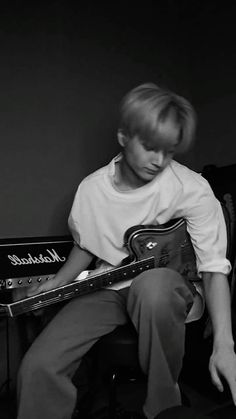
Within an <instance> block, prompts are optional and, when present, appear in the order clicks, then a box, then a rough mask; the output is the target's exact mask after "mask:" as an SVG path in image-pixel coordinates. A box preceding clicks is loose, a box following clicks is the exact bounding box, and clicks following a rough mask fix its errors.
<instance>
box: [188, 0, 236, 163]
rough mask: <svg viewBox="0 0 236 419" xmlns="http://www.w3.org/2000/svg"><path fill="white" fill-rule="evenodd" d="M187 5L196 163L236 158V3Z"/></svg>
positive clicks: (235, 160) (195, 3) (221, 161)
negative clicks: (196, 131)
mask: <svg viewBox="0 0 236 419" xmlns="http://www.w3.org/2000/svg"><path fill="white" fill-rule="evenodd" d="M191 4H192V7H191V8H188V11H186V10H185V16H186V23H187V25H186V26H185V28H186V33H188V34H190V36H189V37H188V41H189V42H188V46H187V50H188V60H189V70H190V71H189V73H190V74H191V81H190V85H191V89H192V90H191V91H192V94H193V98H194V104H195V107H196V109H197V113H198V133H197V141H196V145H195V148H194V168H195V169H196V170H201V168H202V167H203V166H204V165H206V164H216V165H218V166H225V165H229V164H233V163H235V162H236V142H235V138H236V124H235V115H236V114H235V109H236V77H235V74H236V48H235V16H236V7H235V4H234V2H227V1H226V2H223V3H222V2H216V1H210V0H207V1H206V2H197V1H196V2H195V1H194V2H192V3H191Z"/></svg>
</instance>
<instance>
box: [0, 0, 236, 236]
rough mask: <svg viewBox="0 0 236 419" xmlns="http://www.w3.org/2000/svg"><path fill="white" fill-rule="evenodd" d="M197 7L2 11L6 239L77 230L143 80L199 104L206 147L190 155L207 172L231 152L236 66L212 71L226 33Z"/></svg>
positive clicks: (53, 6) (1, 231)
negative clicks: (74, 208)
mask: <svg viewBox="0 0 236 419" xmlns="http://www.w3.org/2000/svg"><path fill="white" fill-rule="evenodd" d="M78 3H79V2H78ZM126 3H127V2H126ZM163 3H164V4H163ZM189 3H190V4H191V6H189ZM198 3H199V2H195V1H193V2H185V1H183V2H182V1H179V2H178V1H177V2H176V1H165V2H161V1H160V2H159V1H155V2H149V4H145V8H144V6H142V7H141V6H137V5H136V6H135V8H132V7H131V6H130V7H129V8H128V7H127V4H125V3H124V4H122V2H121V3H119V5H118V6H117V9H115V7H114V6H113V7H112V8H109V7H108V6H107V7H103V8H101V6H99V7H98V6H80V5H77V6H72V5H70V2H59V1H50V2H48V4H47V5H45V6H42V4H40V3H37V2H25V1H18V2H15V3H11V6H9V5H6V6H4V7H5V9H4V7H2V10H3V11H2V14H1V22H0V23H1V25H0V35H1V39H0V41H1V66H0V91H1V95H0V107H1V111H2V112H1V114H2V118H1V124H0V139H1V153H0V167H1V176H0V190H1V198H2V205H1V207H0V237H1V238H5V237H22V236H23V237H26V236H44V235H61V234H66V233H67V232H68V230H67V217H68V213H69V210H70V207H71V204H72V199H73V195H74V192H75V190H76V188H77V185H78V183H79V182H80V181H81V179H82V178H83V177H84V176H86V175H87V174H88V173H90V172H91V171H93V170H95V169H96V168H98V167H100V166H101V165H103V164H106V162H107V161H108V160H109V159H110V158H112V156H113V155H114V154H115V153H117V151H118V146H117V144H116V129H117V123H118V115H117V110H118V104H119V101H120V99H121V98H122V96H123V94H124V93H126V92H127V90H129V89H131V88H132V87H134V86H136V85H137V84H139V83H143V82H146V81H153V82H156V83H160V84H164V85H167V86H168V87H169V88H172V89H174V90H176V91H177V92H178V93H180V94H183V95H185V96H187V97H188V98H189V99H190V100H191V101H193V103H194V104H195V105H196V108H197V111H198V113H199V122H200V123H199V131H198V143H197V144H196V147H195V149H194V150H193V151H191V152H190V153H189V154H188V155H187V156H185V157H183V158H181V159H180V160H181V161H183V162H185V163H187V164H188V165H189V166H191V167H193V168H197V169H199V170H200V169H201V168H202V165H203V164H208V163H211V162H216V163H219V164H220V163H221V162H222V163H224V164H227V163H231V162H232V161H233V160H234V144H233V142H232V139H233V136H234V133H235V128H234V115H233V105H234V102H235V98H236V96H235V92H233V91H231V90H230V89H227V91H225V90H224V85H223V83H222V79H225V78H227V77H231V79H233V71H232V70H231V73H230V74H229V70H228V66H229V65H230V62H229V61H230V59H228V62H225V61H224V62H225V63H226V67H224V64H223V62H222V63H221V65H220V67H219V69H220V70H221V72H220V71H218V72H215V71H214V72H213V69H215V67H217V66H219V55H218V52H219V51H218V48H217V45H218V41H217V45H216V44H214V41H215V38H214V36H213V35H212V33H211V30H210V29H209V28H210V24H209V22H207V19H206V14H205V13H204V10H203V11H202V10H199V6H198ZM211 3H212V2H209V4H211ZM13 4H14V6H13ZM71 4H72V3H71ZM206 4H208V2H206ZM147 6H148V7H147ZM210 12H211V10H210V11H209V10H207V16H208V20H209V16H210V19H212V15H211V13H210ZM216 14H217V13H216ZM196 17H197V18H196ZM198 18H199V19H200V26H199V21H198V20H197V19H198ZM214 19H215V20H216V18H215V17H214ZM214 19H213V20H214ZM201 20H203V21H204V25H205V27H204V32H205V34H206V35H204V37H203V35H202V33H201ZM216 28H217V30H218V26H217V25H216V24H215V28H214V30H216ZM208 32H209V33H208ZM221 32H224V31H222V27H221ZM221 36H222V35H221ZM219 38H220V36H219ZM207 40H208V41H207ZM210 40H211V42H212V44H213V45H214V48H213V49H212V46H211V45H210V46H209V51H210V54H209V51H208V47H207V42H210ZM222 44H223V42H222ZM222 44H221V48H223V45H222ZM228 49H229V51H228V52H227V54H229V53H230V52H231V50H230V48H228ZM233 58H234V57H233ZM222 73H223V75H222ZM213 74H214V77H215V78H212V75H213ZM209 83H210V84H211V87H209V86H210V84H209ZM228 84H230V83H228ZM216 85H217V86H219V85H220V86H221V91H218V94H217V93H216V89H215V86H216ZM222 91H223V92H224V94H223V95H222ZM212 92H213V93H214V95H212ZM227 105H230V106H229V107H228V106H227ZM224 121H226V123H225V122H224ZM226 126H227V130H226V129H225V127H226ZM226 143H227V146H226V147H225V145H226ZM212 148H214V150H213V151H212ZM223 151H224V153H223Z"/></svg>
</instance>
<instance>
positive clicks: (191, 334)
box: [93, 165, 236, 419]
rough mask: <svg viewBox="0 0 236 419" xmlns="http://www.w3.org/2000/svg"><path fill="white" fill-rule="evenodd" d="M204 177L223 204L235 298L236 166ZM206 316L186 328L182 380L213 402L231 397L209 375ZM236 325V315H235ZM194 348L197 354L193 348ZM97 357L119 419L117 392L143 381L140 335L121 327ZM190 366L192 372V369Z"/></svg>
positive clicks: (130, 327)
mask: <svg viewBox="0 0 236 419" xmlns="http://www.w3.org/2000/svg"><path fill="white" fill-rule="evenodd" d="M202 174H203V176H204V177H205V178H206V179H207V180H208V181H209V183H210V184H211V186H212V188H213V190H214V192H215V194H216V196H217V198H218V199H219V200H220V201H221V202H222V207H223V211H224V215H225V219H226V225H227V232H228V243H229V246H228V257H229V259H230V261H231V263H232V266H233V269H232V272H231V275H230V278H229V280H230V284H231V290H232V294H235V292H234V262H235V261H234V259H235V258H234V255H235V211H234V208H235V207H236V194H235V195H234V188H235V186H234V185H235V184H234V182H233V180H234V177H235V176H236V165H233V167H232V166H227V167H223V168H217V167H216V166H206V167H205V168H204V170H203V173H202ZM207 317H208V316H207V313H205V314H204V316H203V318H202V319H200V320H198V321H197V322H194V323H190V324H187V325H186V353H185V358H184V365H183V369H182V372H181V377H180V388H181V382H184V381H185V380H186V382H188V383H190V385H192V386H193V387H195V388H197V389H198V390H199V391H203V392H204V389H205V392H206V394H207V396H210V397H212V398H213V399H214V400H218V402H219V399H222V400H225V398H227V397H230V396H229V392H226V394H224V395H223V396H222V395H219V393H218V392H217V390H215V389H214V387H213V385H212V383H211V379H210V374H209V372H208V360H209V356H210V354H211V348H212V339H211V336H210V337H209V338H208V339H203V333H204V329H205V325H206V321H207ZM235 323H236V315H235ZM194 346H195V350H193V347H194ZM93 351H95V354H96V363H97V364H96V365H97V371H99V374H101V375H102V376H103V377H105V380H106V383H107V385H108V413H109V416H108V417H109V419H115V418H116V405H117V388H118V384H119V383H120V382H122V381H124V380H125V381H129V382H132V381H135V380H137V379H140V378H141V379H144V378H145V377H144V374H143V373H142V371H141V369H140V366H139V362H138V350H137V333H136V330H135V329H134V327H133V325H132V324H131V323H130V324H128V325H125V326H119V327H118V328H116V329H115V330H114V331H113V332H111V333H110V334H108V335H106V336H104V337H102V338H101V339H100V340H99V342H98V343H97V344H96V345H95V347H94V348H93ZM190 366H191V369H190ZM203 383H204V384H203ZM182 400H183V404H185V405H189V401H188V398H187V397H186V396H185V394H184V393H182Z"/></svg>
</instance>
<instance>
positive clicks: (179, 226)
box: [0, 219, 199, 317]
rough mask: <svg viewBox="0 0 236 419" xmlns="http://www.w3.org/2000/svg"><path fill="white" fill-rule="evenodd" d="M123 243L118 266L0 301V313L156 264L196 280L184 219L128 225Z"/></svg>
mask: <svg viewBox="0 0 236 419" xmlns="http://www.w3.org/2000/svg"><path fill="white" fill-rule="evenodd" d="M124 245H125V247H126V248H127V250H128V254H129V256H128V258H125V259H124V261H123V263H122V264H121V265H120V266H118V267H117V268H114V269H113V268H112V269H109V270H107V271H104V272H99V273H98V272H96V270H95V271H90V272H88V271H85V272H82V273H81V274H80V275H79V276H78V278H76V280H75V281H74V282H72V283H70V284H67V285H64V286H61V287H58V288H54V289H52V290H50V291H46V292H43V293H41V294H36V295H34V296H31V297H27V298H23V299H21V300H19V301H15V302H12V303H9V304H0V315H5V316H6V315H7V316H10V317H15V316H18V315H20V314H22V313H27V312H30V311H33V310H36V309H39V308H42V307H46V306H49V305H51V304H55V303H58V302H61V301H64V300H69V299H71V298H74V297H78V296H80V295H84V294H87V293H90V292H94V291H97V290H99V289H101V288H104V287H111V288H112V285H113V284H115V283H118V282H122V281H124V280H128V279H129V280H132V279H133V278H135V277H136V276H137V275H138V274H140V273H141V272H144V271H146V270H148V269H153V268H155V267H168V268H171V269H174V270H176V271H178V272H179V273H180V274H181V275H183V276H184V277H186V278H188V279H189V280H190V281H193V282H194V281H199V277H198V275H197V271H196V261H195V254H194V250H193V247H192V243H191V240H190V237H189V234H188V232H187V230H186V223H185V221H184V220H183V219H175V220H172V221H170V222H168V223H166V224H163V225H157V226H153V225H147V226H145V225H139V226H134V227H131V228H129V229H128V230H127V231H126V233H125V236H124ZM124 286H125V285H124Z"/></svg>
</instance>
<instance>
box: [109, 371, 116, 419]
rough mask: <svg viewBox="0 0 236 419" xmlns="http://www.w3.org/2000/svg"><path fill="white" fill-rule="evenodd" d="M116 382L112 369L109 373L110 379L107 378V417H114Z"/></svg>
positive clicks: (112, 418) (113, 418) (111, 418)
mask: <svg viewBox="0 0 236 419" xmlns="http://www.w3.org/2000/svg"><path fill="white" fill-rule="evenodd" d="M116 382H117V374H116V372H115V371H112V372H111V375H110V379H109V405H108V410H109V411H108V414H109V419H115V418H116Z"/></svg>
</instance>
